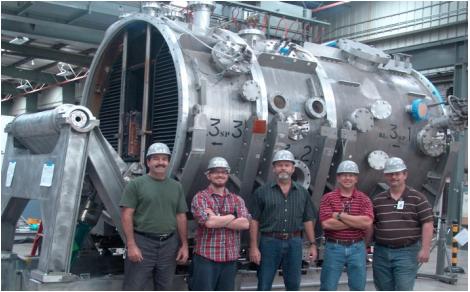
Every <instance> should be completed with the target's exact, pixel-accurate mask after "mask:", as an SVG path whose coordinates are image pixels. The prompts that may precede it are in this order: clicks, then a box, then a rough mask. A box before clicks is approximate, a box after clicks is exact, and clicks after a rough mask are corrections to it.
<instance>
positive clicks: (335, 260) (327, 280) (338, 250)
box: [320, 241, 366, 291]
mask: <svg viewBox="0 0 470 292" xmlns="http://www.w3.org/2000/svg"><path fill="white" fill-rule="evenodd" d="M345 265H346V267H347V273H348V286H349V290H351V291H363V290H364V289H365V288H366V246H365V243H364V241H361V242H358V243H353V244H351V245H342V244H337V243H332V242H327V243H326V245H325V256H324V259H323V265H322V268H321V276H320V277H321V278H320V279H321V284H320V290H322V291H336V288H337V286H338V281H339V278H340V277H341V273H342V272H343V269H344V266H345Z"/></svg>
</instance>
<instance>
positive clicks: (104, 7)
mask: <svg viewBox="0 0 470 292" xmlns="http://www.w3.org/2000/svg"><path fill="white" fill-rule="evenodd" d="M42 3H46V4H49V5H54V6H59V7H64V8H74V9H79V10H84V11H89V12H90V13H101V14H106V15H114V16H119V15H121V14H122V13H131V12H140V2H135V5H129V4H130V3H129V2H127V3H126V4H122V2H121V3H113V2H109V1H106V2H99V1H97V2H88V1H42Z"/></svg>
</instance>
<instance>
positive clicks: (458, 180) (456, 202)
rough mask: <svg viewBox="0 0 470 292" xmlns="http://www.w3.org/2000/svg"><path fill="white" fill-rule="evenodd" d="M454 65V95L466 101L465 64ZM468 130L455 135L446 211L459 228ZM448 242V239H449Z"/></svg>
mask: <svg viewBox="0 0 470 292" xmlns="http://www.w3.org/2000/svg"><path fill="white" fill-rule="evenodd" d="M464 61H465V63H461V64H456V65H455V70H454V95H455V96H457V97H460V98H462V99H467V100H468V95H467V94H468V83H467V80H468V73H467V63H466V61H467V60H466V57H465V60H464ZM467 137H468V130H465V132H459V133H456V134H455V143H460V144H461V147H460V149H461V151H458V153H457V159H456V163H455V165H454V168H453V171H452V176H451V187H450V190H449V193H450V196H449V205H448V209H447V214H448V216H449V217H448V220H449V222H458V225H459V226H460V224H461V222H462V195H463V190H464V189H463V187H464V185H463V184H464V180H465V173H464V172H465V162H466V159H465V158H466V157H468V154H467V153H468V144H467V143H468V140H467V139H466V138H467ZM449 242H450V238H449Z"/></svg>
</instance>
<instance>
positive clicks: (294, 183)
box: [271, 180, 298, 189]
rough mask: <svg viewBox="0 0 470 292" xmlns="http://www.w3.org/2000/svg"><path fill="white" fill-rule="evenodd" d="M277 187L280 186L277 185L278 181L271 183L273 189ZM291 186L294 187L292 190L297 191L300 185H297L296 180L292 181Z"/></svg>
mask: <svg viewBox="0 0 470 292" xmlns="http://www.w3.org/2000/svg"><path fill="white" fill-rule="evenodd" d="M277 185H278V184H277V181H273V182H271V188H274V187H275V186H277ZM291 186H292V188H294V189H297V188H298V185H297V183H296V182H295V181H294V180H292V184H291Z"/></svg>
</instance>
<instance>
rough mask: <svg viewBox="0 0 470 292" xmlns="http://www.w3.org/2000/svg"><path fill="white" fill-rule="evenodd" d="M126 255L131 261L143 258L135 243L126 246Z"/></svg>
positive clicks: (136, 261)
mask: <svg viewBox="0 0 470 292" xmlns="http://www.w3.org/2000/svg"><path fill="white" fill-rule="evenodd" d="M127 257H128V258H129V260H130V261H131V262H134V263H139V262H141V261H143V260H144V257H143V256H142V252H141V251H140V249H139V247H138V246H137V245H135V244H132V245H129V246H127Z"/></svg>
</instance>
